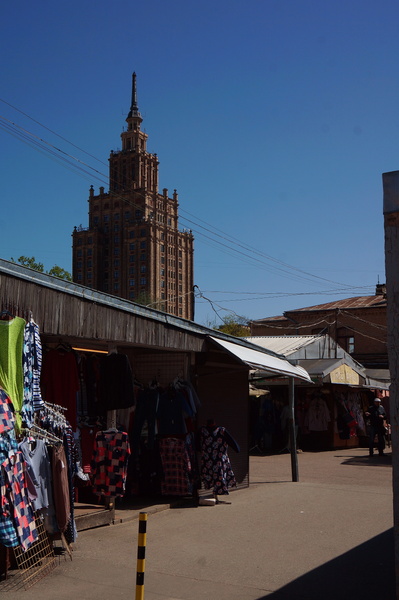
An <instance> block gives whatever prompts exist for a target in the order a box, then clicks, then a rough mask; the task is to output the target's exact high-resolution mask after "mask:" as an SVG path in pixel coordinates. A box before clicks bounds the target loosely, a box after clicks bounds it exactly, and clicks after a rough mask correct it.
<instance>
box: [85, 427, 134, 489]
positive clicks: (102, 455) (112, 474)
mask: <svg viewBox="0 0 399 600" xmlns="http://www.w3.org/2000/svg"><path fill="white" fill-rule="evenodd" d="M129 455H130V444H129V437H128V434H127V433H125V432H122V431H117V432H113V431H112V432H108V431H99V432H98V433H97V434H96V439H95V442H94V450H93V457H92V461H91V469H92V473H93V474H94V481H93V491H94V493H95V494H98V495H99V496H112V497H115V496H123V495H124V493H125V484H126V474H127V462H128V458H129Z"/></svg>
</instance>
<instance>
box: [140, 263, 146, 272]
mask: <svg viewBox="0 0 399 600" xmlns="http://www.w3.org/2000/svg"><path fill="white" fill-rule="evenodd" d="M146 271H147V267H146V266H145V265H141V267H140V273H146Z"/></svg>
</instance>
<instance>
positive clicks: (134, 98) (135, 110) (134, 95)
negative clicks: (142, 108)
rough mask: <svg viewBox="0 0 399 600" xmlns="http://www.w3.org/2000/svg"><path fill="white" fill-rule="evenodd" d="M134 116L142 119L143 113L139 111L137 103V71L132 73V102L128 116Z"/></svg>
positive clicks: (129, 117)
mask: <svg viewBox="0 0 399 600" xmlns="http://www.w3.org/2000/svg"><path fill="white" fill-rule="evenodd" d="M132 117H139V118H140V119H141V114H140V112H139V106H138V104H137V83H136V73H133V75H132V102H131V106H130V112H129V114H128V116H127V118H128V119H131V118H132Z"/></svg>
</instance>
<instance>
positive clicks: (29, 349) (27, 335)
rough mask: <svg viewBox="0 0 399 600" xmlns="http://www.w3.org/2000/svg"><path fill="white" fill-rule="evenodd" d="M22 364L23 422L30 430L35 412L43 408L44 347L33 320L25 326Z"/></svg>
mask: <svg viewBox="0 0 399 600" xmlns="http://www.w3.org/2000/svg"><path fill="white" fill-rule="evenodd" d="M22 364H23V372H24V400H23V405H22V420H23V423H24V426H25V427H28V428H29V427H30V426H31V425H32V423H33V413H34V411H35V410H39V409H40V408H41V407H42V406H43V399H42V396H41V391H40V374H41V365H42V345H41V341H40V335H39V327H38V325H36V323H35V322H34V321H32V320H31V321H29V323H27V324H26V325H25V330H24V348H23V357H22Z"/></svg>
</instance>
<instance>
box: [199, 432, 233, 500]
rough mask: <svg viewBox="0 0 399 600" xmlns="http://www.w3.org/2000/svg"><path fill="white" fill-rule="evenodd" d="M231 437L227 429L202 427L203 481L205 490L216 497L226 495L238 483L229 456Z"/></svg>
mask: <svg viewBox="0 0 399 600" xmlns="http://www.w3.org/2000/svg"><path fill="white" fill-rule="evenodd" d="M231 440H232V438H231V436H230V435H229V434H228V432H227V431H226V428H225V427H215V428H209V427H201V430H200V443H201V479H202V483H203V485H204V488H205V489H207V490H209V489H211V488H212V489H213V492H214V494H215V495H216V494H217V495H226V494H228V493H229V490H228V488H231V487H236V486H237V482H236V478H235V475H234V473H233V469H232V468H231V464H230V459H229V456H228V454H227V448H228V446H229V442H230V441H231Z"/></svg>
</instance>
